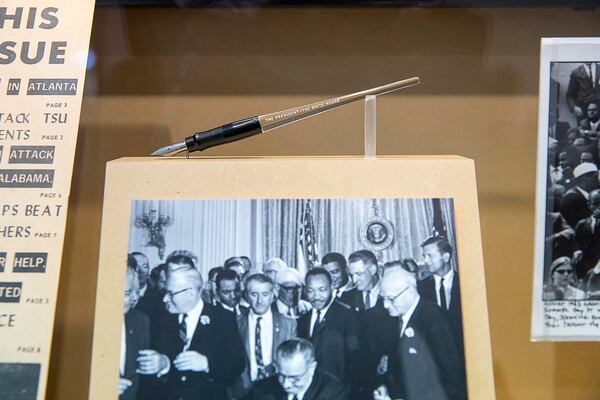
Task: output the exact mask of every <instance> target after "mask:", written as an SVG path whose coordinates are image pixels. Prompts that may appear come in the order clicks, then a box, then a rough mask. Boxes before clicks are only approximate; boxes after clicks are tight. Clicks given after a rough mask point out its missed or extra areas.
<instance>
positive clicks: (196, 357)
mask: <svg viewBox="0 0 600 400" xmlns="http://www.w3.org/2000/svg"><path fill="white" fill-rule="evenodd" d="M173 365H175V368H177V369H178V370H179V371H196V372H208V358H206V356H205V355H202V354H200V353H198V352H197V351H184V352H183V353H179V355H178V356H177V357H175V360H173Z"/></svg>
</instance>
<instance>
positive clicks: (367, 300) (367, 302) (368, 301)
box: [365, 291, 371, 310]
mask: <svg viewBox="0 0 600 400" xmlns="http://www.w3.org/2000/svg"><path fill="white" fill-rule="evenodd" d="M369 308H371V292H370V291H367V292H365V310H368V309H369Z"/></svg>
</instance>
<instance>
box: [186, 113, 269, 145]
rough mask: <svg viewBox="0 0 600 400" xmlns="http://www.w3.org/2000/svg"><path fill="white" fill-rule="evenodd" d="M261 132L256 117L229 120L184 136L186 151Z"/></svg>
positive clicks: (228, 141)
mask: <svg viewBox="0 0 600 400" xmlns="http://www.w3.org/2000/svg"><path fill="white" fill-rule="evenodd" d="M258 133H262V130H261V128H260V122H259V121H258V117H253V118H247V119H242V120H239V121H235V122H230V123H229V124H225V125H223V126H219V127H218V128H214V129H210V130H208V131H203V132H198V133H195V134H194V135H193V136H189V137H187V138H185V144H186V146H187V149H188V151H190V152H192V151H203V150H206V149H208V148H210V147H213V146H219V145H221V144H225V143H230V142H235V141H236V140H241V139H245V138H247V137H249V136H253V135H256V134H258Z"/></svg>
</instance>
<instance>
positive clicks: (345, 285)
mask: <svg viewBox="0 0 600 400" xmlns="http://www.w3.org/2000/svg"><path fill="white" fill-rule="evenodd" d="M321 266H322V267H323V268H325V269H326V270H327V272H329V275H331V284H332V287H333V296H334V297H336V298H341V297H342V295H343V294H344V293H345V292H347V291H348V290H350V289H352V281H351V280H350V278H349V277H348V264H347V263H346V258H345V257H344V256H343V255H342V254H340V253H335V252H333V253H327V254H325V255H324V256H323V258H322V259H321Z"/></svg>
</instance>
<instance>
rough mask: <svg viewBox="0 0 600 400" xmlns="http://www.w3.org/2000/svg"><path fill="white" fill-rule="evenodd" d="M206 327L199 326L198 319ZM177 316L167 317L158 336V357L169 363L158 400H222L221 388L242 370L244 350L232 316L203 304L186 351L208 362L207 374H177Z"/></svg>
mask: <svg viewBox="0 0 600 400" xmlns="http://www.w3.org/2000/svg"><path fill="white" fill-rule="evenodd" d="M203 318H204V319H206V320H207V321H208V322H207V323H204V324H203V323H202V322H201V321H202V319H203ZM178 329H179V322H178V317H177V315H171V316H170V318H169V320H168V322H167V323H165V326H163V328H162V331H161V332H160V341H159V343H160V344H159V348H158V349H157V350H158V351H159V352H160V353H162V354H165V355H167V356H168V357H169V359H170V360H171V369H170V371H169V373H168V375H167V387H166V393H164V394H163V397H160V396H156V398H160V399H161V400H162V399H178V400H191V399H202V400H205V399H206V400H222V399H224V398H226V396H225V386H226V385H229V384H231V383H232V382H233V381H234V380H235V378H236V377H237V376H239V374H240V373H241V372H242V370H243V369H244V347H243V345H242V341H241V338H240V335H239V333H238V331H237V326H236V324H235V318H234V316H233V314H226V313H223V312H220V311H218V310H217V309H216V308H215V307H214V306H211V305H210V304H207V303H204V308H203V309H202V314H201V317H200V320H199V321H198V325H197V327H196V331H195V332H194V335H193V336H192V339H191V342H190V346H189V349H188V351H197V352H199V353H200V354H203V355H204V356H206V357H207V358H208V366H209V372H208V373H206V372H194V371H182V372H180V371H178V370H177V369H176V368H175V367H174V365H173V360H174V359H175V357H177V355H178V354H179V353H181V352H182V348H181V340H180V339H179V332H178Z"/></svg>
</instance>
